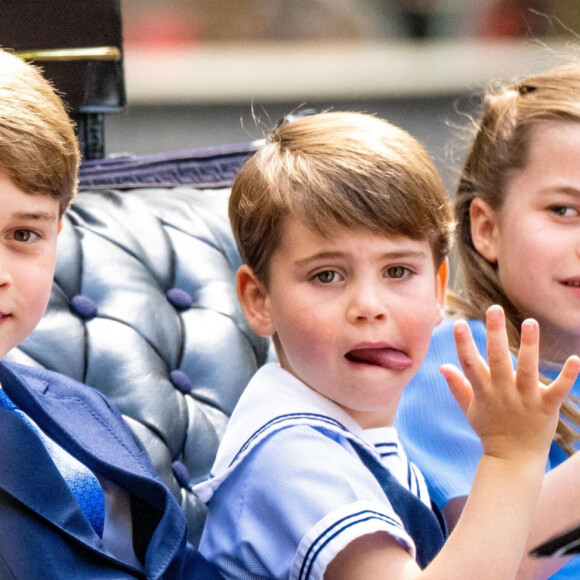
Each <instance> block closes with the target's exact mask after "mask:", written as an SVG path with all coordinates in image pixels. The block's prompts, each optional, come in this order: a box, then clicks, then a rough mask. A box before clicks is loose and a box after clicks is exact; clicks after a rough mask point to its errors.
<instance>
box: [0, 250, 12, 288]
mask: <svg viewBox="0 0 580 580" xmlns="http://www.w3.org/2000/svg"><path fill="white" fill-rule="evenodd" d="M11 280H12V277H11V276H10V269H9V268H8V267H7V265H6V263H5V262H4V260H3V259H2V257H1V256H0V286H5V285H7V284H10V282H11Z"/></svg>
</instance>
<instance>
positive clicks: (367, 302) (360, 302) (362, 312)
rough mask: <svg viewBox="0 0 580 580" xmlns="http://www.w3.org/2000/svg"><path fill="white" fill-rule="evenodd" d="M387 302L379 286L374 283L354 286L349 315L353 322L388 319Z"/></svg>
mask: <svg viewBox="0 0 580 580" xmlns="http://www.w3.org/2000/svg"><path fill="white" fill-rule="evenodd" d="M387 315H388V309H387V304H386V301H385V300H384V298H383V297H382V296H381V292H380V290H379V288H377V287H375V286H374V285H372V284H367V285H364V286H359V287H358V288H353V291H352V295H351V299H350V302H349V306H348V311H347V317H348V319H349V320H350V321H351V322H353V323H356V322H362V321H375V320H379V321H380V320H386V319H387Z"/></svg>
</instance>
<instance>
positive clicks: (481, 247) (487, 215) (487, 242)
mask: <svg viewBox="0 0 580 580" xmlns="http://www.w3.org/2000/svg"><path fill="white" fill-rule="evenodd" d="M469 219H470V222H471V239H472V241H473V245H474V247H475V249H476V250H477V251H478V252H479V253H480V254H481V255H482V256H483V257H484V258H485V259H486V260H487V261H488V262H490V263H491V264H495V263H496V262H497V246H496V240H497V222H498V215H497V212H496V211H495V210H494V209H492V208H491V206H490V205H489V204H488V203H487V202H485V201H483V199H481V198H480V197H475V198H474V199H473V201H472V202H471V205H470V206H469Z"/></svg>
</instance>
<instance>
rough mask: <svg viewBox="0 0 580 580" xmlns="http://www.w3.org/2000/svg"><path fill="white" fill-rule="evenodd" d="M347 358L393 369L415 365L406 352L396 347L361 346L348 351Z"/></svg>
mask: <svg viewBox="0 0 580 580" xmlns="http://www.w3.org/2000/svg"><path fill="white" fill-rule="evenodd" d="M346 358H347V359H348V360H350V361H353V362H358V363H364V364H369V365H375V366H379V367H383V368H391V369H392V368H394V369H408V368H409V367H411V366H412V365H413V361H412V360H411V359H410V358H409V357H408V356H407V355H406V354H405V353H404V352H402V351H400V350H396V349H394V348H360V349H357V350H351V351H350V352H348V353H347V354H346Z"/></svg>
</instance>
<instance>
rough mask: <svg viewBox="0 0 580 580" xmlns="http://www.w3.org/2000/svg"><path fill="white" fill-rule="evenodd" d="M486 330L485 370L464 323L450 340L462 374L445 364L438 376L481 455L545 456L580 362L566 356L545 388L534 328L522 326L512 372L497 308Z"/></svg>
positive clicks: (532, 322)
mask: <svg viewBox="0 0 580 580" xmlns="http://www.w3.org/2000/svg"><path fill="white" fill-rule="evenodd" d="M486 327H487V357H488V364H489V366H488V364H487V363H486V362H485V360H484V359H483V357H481V356H480V354H479V352H478V350H477V347H476V346H475V343H474V341H473V339H472V337H471V332H470V330H469V326H468V324H467V323H466V322H465V321H458V322H457V323H456V324H455V327H454V337H455V344H456V348H457V354H458V358H459V361H460V363H461V366H462V368H463V373H462V372H461V371H460V370H459V369H458V368H457V367H455V366H453V365H443V366H442V367H441V374H442V375H443V376H444V377H445V379H446V380H447V384H448V385H449V388H450V389H451V391H452V393H453V395H454V397H455V398H456V400H457V402H458V403H459V405H460V406H461V408H462V410H463V412H464V413H465V414H466V416H467V419H468V421H469V423H470V425H471V426H472V427H473V429H474V430H475V431H476V432H477V434H478V435H479V437H480V439H481V442H482V445H483V450H484V453H486V454H488V455H492V456H495V457H499V458H504V459H517V458H519V457H523V456H525V455H526V454H528V453H532V454H535V455H537V454H538V453H541V452H545V453H546V454H547V452H548V449H549V445H550V442H551V441H552V439H553V437H554V433H555V430H556V426H557V422H558V415H559V409H560V405H561V403H562V401H563V400H564V398H565V396H566V394H567V393H568V392H569V390H570V389H571V388H572V385H573V384H574V381H575V380H576V377H577V375H578V372H579V371H580V358H578V357H577V356H572V357H570V358H569V359H568V360H567V361H566V363H565V364H564V367H563V368H562V371H561V373H560V375H559V376H558V378H557V379H556V380H555V381H553V382H552V383H551V384H550V385H549V386H545V385H543V384H542V383H540V382H539V377H538V365H539V339H540V331H539V327H538V323H537V322H536V321H535V320H526V321H524V323H523V324H522V332H521V343H520V351H519V354H518V363H517V369H516V371H514V370H513V366H512V361H511V357H510V353H509V348H508V340H507V333H506V327H505V318H504V313H503V309H502V308H501V307H500V306H491V307H490V308H489V309H488V311H487V320H486Z"/></svg>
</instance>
